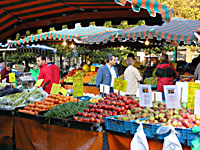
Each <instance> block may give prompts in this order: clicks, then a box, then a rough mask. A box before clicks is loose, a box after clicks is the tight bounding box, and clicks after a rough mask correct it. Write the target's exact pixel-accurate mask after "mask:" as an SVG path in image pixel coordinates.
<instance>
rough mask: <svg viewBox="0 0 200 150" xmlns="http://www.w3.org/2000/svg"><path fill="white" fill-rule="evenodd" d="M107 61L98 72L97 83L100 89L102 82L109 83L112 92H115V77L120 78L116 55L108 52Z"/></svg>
mask: <svg viewBox="0 0 200 150" xmlns="http://www.w3.org/2000/svg"><path fill="white" fill-rule="evenodd" d="M106 61H107V63H106V64H105V65H104V66H102V67H100V68H99V70H98V72H97V78H96V85H97V87H98V88H99V89H100V84H104V85H109V86H110V92H113V85H114V79H115V78H118V70H117V68H116V67H114V66H115V64H116V57H115V56H114V55H113V54H108V55H107V59H106Z"/></svg>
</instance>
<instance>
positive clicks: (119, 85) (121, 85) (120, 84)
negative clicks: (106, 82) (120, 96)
mask: <svg viewBox="0 0 200 150" xmlns="http://www.w3.org/2000/svg"><path fill="white" fill-rule="evenodd" d="M127 84H128V81H126V80H121V79H117V78H115V80H114V86H113V89H115V90H118V91H122V92H126V89H127Z"/></svg>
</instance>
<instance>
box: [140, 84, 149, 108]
mask: <svg viewBox="0 0 200 150" xmlns="http://www.w3.org/2000/svg"><path fill="white" fill-rule="evenodd" d="M139 97H140V106H144V107H152V90H151V85H144V84H140V85H139Z"/></svg>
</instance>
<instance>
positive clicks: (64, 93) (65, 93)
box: [60, 87, 67, 96]
mask: <svg viewBox="0 0 200 150" xmlns="http://www.w3.org/2000/svg"><path fill="white" fill-rule="evenodd" d="M60 92H61V93H62V95H65V96H66V95H67V90H66V89H65V88H63V87H61V89H60Z"/></svg>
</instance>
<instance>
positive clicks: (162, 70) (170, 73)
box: [156, 54, 176, 92]
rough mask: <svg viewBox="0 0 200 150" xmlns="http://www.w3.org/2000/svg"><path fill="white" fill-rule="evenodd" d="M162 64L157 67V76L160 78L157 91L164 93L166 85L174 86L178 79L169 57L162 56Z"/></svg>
mask: <svg viewBox="0 0 200 150" xmlns="http://www.w3.org/2000/svg"><path fill="white" fill-rule="evenodd" d="M160 59H161V63H159V64H158V65H157V67H156V69H157V70H156V75H157V76H158V87H157V90H158V91H160V92H164V87H163V86H164V85H173V83H174V79H175V78H176V70H175V68H174V66H173V65H172V64H170V63H169V62H168V55H167V54H162V56H161V57H160Z"/></svg>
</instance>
